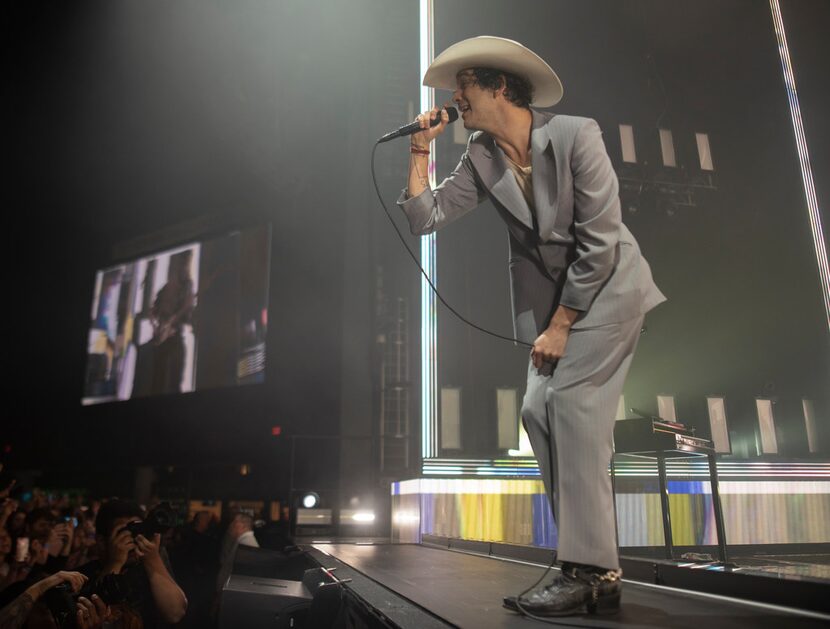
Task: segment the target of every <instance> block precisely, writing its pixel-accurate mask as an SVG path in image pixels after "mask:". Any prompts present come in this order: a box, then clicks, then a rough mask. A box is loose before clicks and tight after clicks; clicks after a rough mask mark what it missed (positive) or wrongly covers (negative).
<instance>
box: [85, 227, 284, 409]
mask: <svg viewBox="0 0 830 629" xmlns="http://www.w3.org/2000/svg"><path fill="white" fill-rule="evenodd" d="M270 254H271V231H270V228H269V227H268V226H262V227H257V228H253V229H246V230H241V231H236V232H232V233H229V234H226V235H224V236H221V237H218V238H212V239H206V240H203V241H198V242H192V243H189V244H184V245H180V246H177V247H173V248H169V249H166V250H164V251H159V252H157V253H153V254H152V255H147V256H144V257H141V258H139V259H136V260H133V261H131V262H127V263H124V264H119V265H117V266H112V267H110V268H107V269H103V270H100V271H98V272H97V273H96V276H95V294H94V297H93V300H92V313H91V321H90V326H89V340H88V350H87V352H88V354H87V366H86V378H85V382H84V394H83V398H82V403H83V404H97V403H101V402H111V401H116V400H129V399H132V398H136V397H142V396H149V395H159V394H169V393H186V392H190V391H198V390H203V389H208V388H212V387H223V386H231V385H238V384H253V383H259V382H264V380H265V335H266V332H267V328H268V270H269V264H270Z"/></svg>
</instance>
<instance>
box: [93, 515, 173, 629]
mask: <svg viewBox="0 0 830 629" xmlns="http://www.w3.org/2000/svg"><path fill="white" fill-rule="evenodd" d="M142 517H143V512H142V510H141V508H140V507H139V506H138V505H137V504H135V503H133V502H127V501H122V500H111V501H109V502H106V503H104V504H103V505H102V506H101V508H100V510H99V512H98V517H97V518H96V521H95V531H96V536H97V539H98V551H99V556H100V559H98V560H96V561H91V562H89V563H87V564H86V565H85V566H82V567H81V568H80V570H81V572H83V573H84V574H86V575H87V576H89V577H90V578H91V579H92V580H93V582H94V583H96V584H103V582H104V581H105V580H107V577H108V576H109V575H116V578H117V581H116V583H117V589H118V590H119V593H120V594H121V595H122V596H123V599H124V600H123V603H122V604H121V605H122V607H123V606H124V605H126V606H127V607H129V608H131V609H132V610H133V611H135V612H137V613H138V614H139V615H140V616H141V618H142V621H143V626H144V627H145V629H148V628H151V627H157V626H160V625H162V624H163V623H170V624H173V623H177V622H179V621H180V620H181V619H182V618H183V617H184V615H185V611H186V610H187V598H186V597H185V595H184V592H183V591H182V590H181V588H180V587H179V586H178V585H177V584H176V581H175V580H174V579H173V577H172V576H171V572H170V568H169V561H168V559H167V553H166V551H165V550H164V549H163V548H162V547H161V535H159V534H158V533H157V534H155V535H154V536H153V539H152V540H150V539H147V538H146V537H144V536H143V535H140V534H139V535H136V536H135V537H133V534H132V533H131V532H130V531H129V530H128V529H127V528H125V527H126V526H127V524H129V523H131V522H140V521H141V520H142ZM110 582H111V579H110Z"/></svg>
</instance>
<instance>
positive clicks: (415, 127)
mask: <svg viewBox="0 0 830 629" xmlns="http://www.w3.org/2000/svg"><path fill="white" fill-rule="evenodd" d="M456 120H458V110H457V109H456V108H455V107H453V106H452V105H451V104H449V103H447V104H446V105H444V108H443V109H440V108H438V107H433V108H432V109H431V110H430V111H425V112H424V113H422V114H419V115H418V117H417V118H416V119H415V122H410V123H409V124H407V125H404V126H402V127H400V128H399V129H398V130H397V131H392V132H391V133H387V134H386V135H384V136H383V137H382V138H381V139H380V140H378V142H377V143H378V144H382V143H383V142H388V141H389V140H394V139H395V138H402V137H404V136H407V135H411V136H412V144H414V145H415V146H418V147H427V146H429V143H430V142H432V140H433V139H434V138H435V137H437V136H438V135H440V134H441V133H443V132H444V129H445V128H446V126H447V125H448V124H450V123H451V122H455V121H456Z"/></svg>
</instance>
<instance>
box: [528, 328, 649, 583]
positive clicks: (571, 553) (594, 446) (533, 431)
mask: <svg viewBox="0 0 830 629" xmlns="http://www.w3.org/2000/svg"><path fill="white" fill-rule="evenodd" d="M642 324H643V316H638V317H636V318H634V319H630V320H628V321H623V322H621V323H611V324H607V325H601V326H597V327H591V328H580V329H571V331H570V335H569V337H568V343H567V346H566V347H565V355H564V356H563V357H562V358H561V359H560V360H559V362H558V363H557V364H556V367H555V368H554V369H553V372H552V373H550V371H549V369H548V373H549V374H550V375H545V373H544V372H545V370H544V369H543V370H540V371H537V370H536V369H535V368H534V367H533V363H530V365H529V367H528V374H527V391H526V393H525V397H524V401H523V403H522V422H523V424H524V427H525V430H526V431H527V434H528V437H529V438H530V443H531V445H532V446H533V452H534V454H535V455H536V458H537V460H538V462H539V469H540V471H541V473H542V478H543V480H544V483H545V490H546V491H547V495H548V498H549V499H550V502H551V505H552V507H553V517H554V520H555V522H556V527H557V529H558V535H559V543H558V548H557V559H558V560H559V561H570V562H575V563H583V564H590V565H594V566H600V567H603V568H608V569H617V568H619V554H618V551H617V539H616V528H615V522H614V496H613V492H612V491H611V478H610V476H609V475H608V464H609V462H610V460H611V452H612V448H613V437H614V423H615V418H616V417H615V416H616V411H617V405H618V404H619V398H620V395H621V393H622V389H623V384H624V383H625V377H626V375H627V374H628V368H629V367H630V366H631V360H632V358H633V357H634V350H635V349H636V348H637V342H638V340H639V337H640V329H641V327H642ZM551 465H552V466H553V469H552V470H551Z"/></svg>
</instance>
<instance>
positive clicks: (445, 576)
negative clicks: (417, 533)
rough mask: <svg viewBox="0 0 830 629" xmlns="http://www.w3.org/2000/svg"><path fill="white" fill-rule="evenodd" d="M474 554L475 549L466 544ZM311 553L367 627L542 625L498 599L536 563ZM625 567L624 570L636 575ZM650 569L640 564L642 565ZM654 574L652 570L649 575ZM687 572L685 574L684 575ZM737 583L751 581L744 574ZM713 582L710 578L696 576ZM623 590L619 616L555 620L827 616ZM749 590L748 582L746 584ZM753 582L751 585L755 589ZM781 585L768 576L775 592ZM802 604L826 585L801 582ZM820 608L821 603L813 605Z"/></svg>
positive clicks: (363, 546)
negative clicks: (341, 586) (341, 585)
mask: <svg viewBox="0 0 830 629" xmlns="http://www.w3.org/2000/svg"><path fill="white" fill-rule="evenodd" d="M470 548H471V549H474V548H475V547H470ZM308 551H309V554H310V556H311V557H312V558H314V559H315V560H316V561H317V562H318V563H320V565H321V566H323V567H325V568H328V569H331V568H336V571H335V572H334V574H336V575H337V578H338V579H339V580H341V581H344V587H345V588H346V591H347V593H348V594H349V595H351V597H352V599H353V601H359V603H358V604H357V605H356V606H354V605H353V607H360V606H362V607H363V611H364V612H365V613H366V614H367V617H371V618H372V619H373V620H374V621H375V622H376V623H380V624H369V623H368V622H367V625H368V626H387V627H401V628H403V629H408V628H413V629H414V628H419V629H420V628H430V627H452V626H457V627H475V628H479V627H481V628H484V627H531V626H543V624H544V623H541V622H537V621H534V620H531V619H528V618H525V617H522V616H520V615H518V614H515V613H513V612H510V611H508V610H506V609H504V608H503V607H502V606H501V600H502V597H503V596H505V595H509V594H518V593H519V592H520V591H521V590H523V589H524V588H526V587H528V586H529V585H530V584H532V583H534V582H535V581H536V580H537V579H538V578H539V577H540V576H541V575H542V572H543V571H544V569H545V568H546V567H547V566H546V565H544V564H542V563H536V562H533V561H522V560H517V559H509V558H507V557H495V556H491V555H483V554H480V553H474V552H462V551H457V550H451V549H448V548H439V547H437V546H430V545H426V544H395V543H371V544H368V543H349V544H347V543H314V544H311V545H310V546H308ZM634 565H635V564H632V563H631V562H624V563H623V570H624V572H625V571H626V568H627V567H629V570H630V571H633V572H635V573H636V572H638V570H637V569H636V568H633V569H632V568H630V567H631V566H634ZM649 565H650V564H647V563H643V564H642V566H641V568H647V567H648V566H649ZM655 574H656V571H655ZM690 574H691V571H690ZM734 576H735V578H743V579H750V580H751V579H752V577H749V576H744V575H740V576H738V575H734ZM698 577H702V578H704V579H711V578H715V579H717V578H718V577H716V576H715V575H713V574H709V575H706V574H701V573H700V572H699V571H698V572H696V573H695V574H694V578H698ZM623 580H624V581H625V589H624V592H623V604H622V609H621V611H620V613H619V614H617V615H614V616H576V617H571V618H563V619H556V620H559V621H562V622H561V623H560V624H565V626H568V625H570V626H582V627H690V628H694V629H699V627H700V626H701V625H702V624H705V625H706V627H707V629H716V628H718V627H753V628H757V627H782V626H784V627H788V628H790V627H825V626H828V623H830V615H828V614H824V613H822V612H821V611H803V610H798V609H794V608H790V607H786V606H782V605H772V604H768V603H760V602H753V601H747V600H741V599H739V598H735V597H730V596H723V595H718V594H712V593H705V592H700V591H692V590H686V589H680V588H676V587H667V586H664V585H659V584H656V583H647V582H644V581H643V580H641V578H640V577H638V579H637V580H632V579H630V578H626V576H625V574H624V577H623ZM746 583H747V584H748V585H749V584H750V583H751V581H746ZM757 583H758V581H755V582H754V583H752V585H753V587H757ZM780 583H781V582H780V580H778V579H774V578H768V587H769V588H770V589H771V590H774V589H775V588H777V587H778V586H779V585H780ZM802 586H803V587H802V589H801V594H802V595H804V596H805V597H806V598H805V600H815V599H814V597H815V593H816V592H821V591H826V585H824V584H819V583H817V582H816V583H811V582H805V583H802ZM816 604H819V605H820V603H816Z"/></svg>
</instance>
